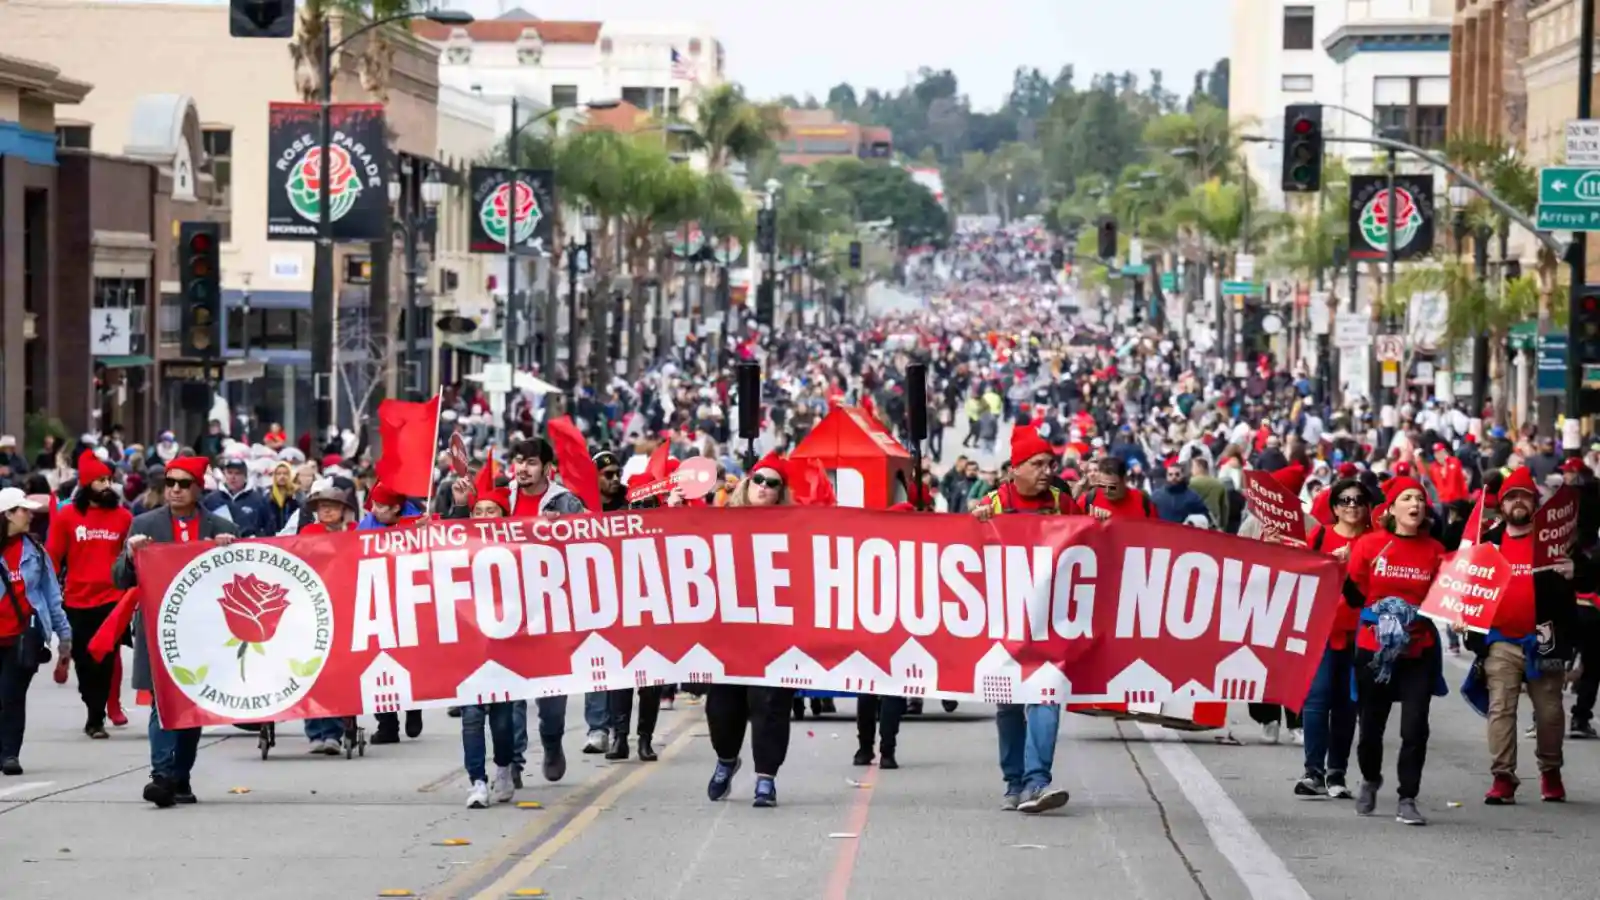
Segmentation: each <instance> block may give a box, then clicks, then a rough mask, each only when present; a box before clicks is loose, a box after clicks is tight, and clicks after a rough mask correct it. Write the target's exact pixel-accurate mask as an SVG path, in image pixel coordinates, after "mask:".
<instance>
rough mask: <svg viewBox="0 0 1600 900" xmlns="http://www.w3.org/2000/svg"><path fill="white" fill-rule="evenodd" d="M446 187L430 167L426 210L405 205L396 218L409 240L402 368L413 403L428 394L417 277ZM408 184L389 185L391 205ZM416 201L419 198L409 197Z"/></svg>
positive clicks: (424, 194)
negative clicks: (424, 234)
mask: <svg viewBox="0 0 1600 900" xmlns="http://www.w3.org/2000/svg"><path fill="white" fill-rule="evenodd" d="M444 190H445V185H444V182H443V181H442V180H440V178H439V172H438V170H437V169H435V168H434V167H433V166H431V165H430V166H428V169H427V172H426V174H425V175H424V176H423V180H422V198H421V199H422V208H421V209H415V210H414V209H410V208H405V206H401V208H399V209H397V211H396V216H395V227H397V228H399V229H400V233H401V235H402V236H403V237H404V238H405V250H404V253H405V276H406V329H405V351H404V352H405V355H404V356H403V357H402V358H401V363H400V368H401V370H402V371H404V372H405V373H406V376H405V377H406V385H407V387H406V388H405V391H404V393H405V395H406V396H407V397H408V398H409V399H411V400H421V399H422V397H423V394H424V391H423V384H422V372H423V366H422V363H421V361H420V360H418V359H417V332H418V331H419V330H421V329H419V328H418V327H417V275H418V274H419V272H418V270H419V268H420V265H419V263H420V261H421V260H420V257H421V255H422V246H421V245H422V240H421V235H422V230H423V229H425V228H427V227H428V224H429V223H430V222H431V221H432V220H433V217H434V214H435V212H436V211H437V210H438V209H439V204H440V203H442V202H443V201H444ZM407 199H408V198H406V197H405V196H404V185H402V184H401V183H400V182H399V181H391V182H389V202H390V203H392V204H396V205H401V204H403V202H404V201H405V200H407ZM409 199H411V200H412V201H415V199H416V198H414V197H413V198H409Z"/></svg>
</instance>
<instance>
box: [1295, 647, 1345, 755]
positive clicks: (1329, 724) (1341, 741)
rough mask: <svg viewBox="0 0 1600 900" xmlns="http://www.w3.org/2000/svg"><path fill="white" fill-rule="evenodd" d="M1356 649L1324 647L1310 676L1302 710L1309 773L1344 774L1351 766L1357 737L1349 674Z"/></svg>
mask: <svg viewBox="0 0 1600 900" xmlns="http://www.w3.org/2000/svg"><path fill="white" fill-rule="evenodd" d="M1355 658H1356V651H1355V648H1354V647H1353V646H1352V647H1346V648H1344V649H1343V650H1335V649H1333V648H1332V647H1328V648H1326V649H1324V650H1323V651H1322V663H1321V665H1318V666H1317V674H1316V677H1315V678H1313V679H1312V680H1311V691H1310V693H1308V694H1306V702H1305V708H1304V709H1302V710H1301V711H1300V714H1301V716H1302V721H1303V722H1304V728H1305V738H1306V774H1307V775H1322V776H1327V775H1328V774H1329V773H1335V772H1336V773H1338V774H1339V775H1341V776H1342V775H1344V772H1345V770H1346V769H1347V768H1349V766H1350V744H1351V743H1352V742H1353V741H1354V740H1355V737H1356V703H1355V701H1354V700H1352V699H1350V678H1351V676H1352V674H1353V672H1354V666H1355Z"/></svg>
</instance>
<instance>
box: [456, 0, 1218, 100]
mask: <svg viewBox="0 0 1600 900" xmlns="http://www.w3.org/2000/svg"><path fill="white" fill-rule="evenodd" d="M440 5H442V6H447V7H450V8H457V9H466V10H468V11H469V12H472V13H473V14H474V15H477V16H481V17H492V16H494V15H497V14H498V13H499V12H500V11H501V10H502V9H504V8H514V7H516V6H519V5H520V6H522V8H524V9H526V10H527V11H528V12H530V13H532V14H534V15H535V16H538V17H539V18H543V19H602V20H603V19H634V20H638V19H643V20H652V21H658V22H660V21H668V20H671V21H685V22H705V23H708V24H709V25H710V27H711V29H712V31H713V32H714V33H715V34H716V35H717V36H718V37H719V38H720V39H721V40H722V42H723V45H724V46H725V47H726V48H727V53H728V76H729V77H730V78H731V79H733V80H735V81H739V82H742V83H743V84H744V85H745V87H746V88H748V89H749V91H750V92H751V94H753V95H755V96H757V97H774V96H777V95H779V94H794V95H795V96H797V97H804V96H805V94H806V93H807V92H808V91H809V92H811V93H814V94H816V95H817V97H818V99H821V98H823V97H824V96H826V94H827V90H828V88H830V87H832V86H833V85H835V84H838V83H839V82H841V81H849V82H850V83H851V84H853V85H855V86H856V89H857V90H858V91H859V90H861V89H862V88H864V87H878V88H892V89H898V88H900V87H903V86H904V85H905V84H906V82H907V80H908V79H909V78H911V77H912V76H913V75H914V73H915V72H916V70H917V68H918V67H919V66H929V67H931V68H934V69H940V68H950V69H952V70H954V71H955V73H956V77H957V78H958V79H959V80H960V82H961V89H962V91H963V92H964V93H966V94H967V95H968V96H969V97H971V98H972V103H973V105H974V106H975V107H977V108H979V109H991V108H993V107H995V106H998V105H999V104H1000V103H1001V101H1002V100H1003V99H1004V97H1005V94H1006V92H1007V91H1008V90H1009V89H1010V87H1011V73H1012V71H1013V70H1015V69H1016V67H1017V66H1019V65H1029V66H1038V67H1039V68H1040V69H1042V70H1043V71H1044V72H1045V73H1046V74H1047V75H1050V76H1054V74H1055V72H1056V71H1057V70H1058V69H1060V68H1061V66H1063V65H1065V64H1067V63H1072V64H1073V65H1074V66H1075V67H1076V69H1077V72H1078V76H1079V77H1078V83H1079V84H1080V85H1083V84H1087V83H1088V80H1089V76H1090V74H1092V73H1095V72H1102V71H1108V70H1111V71H1117V72H1121V71H1124V70H1131V71H1133V72H1135V73H1137V74H1138V75H1139V78H1140V81H1141V83H1145V82H1147V81H1148V77H1149V76H1148V74H1147V73H1148V71H1149V70H1150V69H1153V68H1154V69H1161V70H1163V72H1164V73H1165V80H1166V85H1167V89H1168V90H1171V91H1173V92H1175V93H1177V94H1179V95H1180V96H1183V95H1187V94H1188V91H1189V88H1190V85H1191V83H1192V81H1193V78H1194V72H1195V70H1196V69H1201V68H1206V69H1209V68H1210V67H1211V66H1212V65H1213V64H1214V63H1216V61H1217V60H1218V59H1221V58H1222V57H1224V56H1227V55H1228V34H1229V27H1228V13H1229V8H1230V6H1231V5H1232V4H1231V3H1229V2H1228V0H668V2H662V0H521V2H515V0H506V2H505V3H501V2H497V0H454V2H451V0H443V2H441V4H440Z"/></svg>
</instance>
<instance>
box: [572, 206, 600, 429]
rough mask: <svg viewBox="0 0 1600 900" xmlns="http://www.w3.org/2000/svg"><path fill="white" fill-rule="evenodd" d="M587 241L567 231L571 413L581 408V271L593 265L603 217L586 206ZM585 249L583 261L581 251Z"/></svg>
mask: <svg viewBox="0 0 1600 900" xmlns="http://www.w3.org/2000/svg"><path fill="white" fill-rule="evenodd" d="M582 223H583V243H581V244H580V243H578V239H577V238H575V237H573V236H572V235H570V234H569V235H567V415H569V416H570V415H576V414H577V411H578V274H579V273H580V272H582V271H585V270H587V269H591V268H593V254H594V232H595V229H597V228H599V227H600V217H599V216H597V215H595V214H594V213H593V212H591V211H589V210H584V213H583V217H582ZM579 253H582V254H583V257H582V259H581V261H580V259H579V256H578V254H579Z"/></svg>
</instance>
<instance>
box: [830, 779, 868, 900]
mask: <svg viewBox="0 0 1600 900" xmlns="http://www.w3.org/2000/svg"><path fill="white" fill-rule="evenodd" d="M878 775H879V771H878V764H877V763H873V764H872V765H871V766H869V767H868V768H867V772H866V775H864V776H863V780H864V781H865V784H863V785H862V786H861V787H858V788H856V789H855V795H856V796H855V799H853V800H852V801H851V802H850V814H849V815H848V816H846V817H845V824H844V829H843V831H844V832H845V833H848V834H852V835H855V836H854V837H851V838H846V839H845V840H844V841H842V842H841V843H840V844H839V849H838V850H836V851H834V854H833V868H832V869H830V870H829V872H828V881H827V884H826V887H825V888H824V889H823V891H822V898H823V900H846V898H848V897H849V896H850V881H851V879H852V878H853V877H854V876H855V872H856V856H857V854H859V853H860V852H861V842H862V841H863V840H865V838H866V828H867V815H868V813H870V812H871V810H872V795H873V794H876V793H877V792H878V787H877V786H878V785H879V784H880V783H881V782H880V781H879V780H878Z"/></svg>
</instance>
